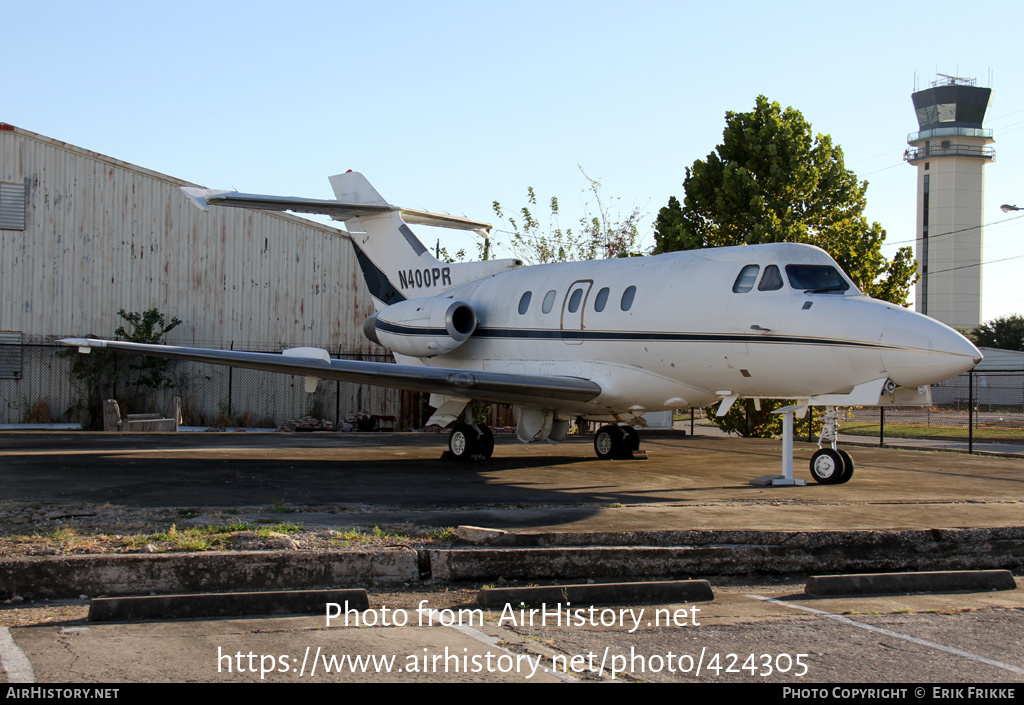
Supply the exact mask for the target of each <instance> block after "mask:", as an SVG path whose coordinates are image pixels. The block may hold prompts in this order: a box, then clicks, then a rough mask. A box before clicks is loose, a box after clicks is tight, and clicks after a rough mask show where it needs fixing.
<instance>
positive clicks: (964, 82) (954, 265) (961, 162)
mask: <svg viewBox="0 0 1024 705" xmlns="http://www.w3.org/2000/svg"><path fill="white" fill-rule="evenodd" d="M991 97H992V89H991V88H979V87H978V86H977V80H975V79H966V78H957V77H954V76H945V75H943V74H939V78H938V79H937V80H936V81H934V82H932V87H931V88H927V89H925V90H922V91H917V92H916V93H914V94H913V100H914V109H915V110H916V111H917V123H918V126H919V127H920V131H919V132H911V133H910V134H909V135H907V142H909V143H910V149H908V150H907V151H906V153H905V155H904V158H905V159H906V160H907V162H909V163H910V164H913V165H915V166H916V167H917V250H916V255H917V263H918V265H917V266H918V280H917V288H916V290H915V295H914V301H915V309H916V310H917V311H918V312H919V313H923V314H926V315H928V316H931V317H932V318H935V319H938V320H939V321H942V322H943V323H945V324H946V325H948V326H954V327H958V328H973V327H975V326H977V325H979V324H980V323H981V245H982V234H983V233H982V226H983V221H982V207H983V205H984V201H985V172H984V169H985V165H986V164H988V163H989V162H990V161H992V160H993V159H995V156H996V153H995V150H994V149H993V148H992V147H988V146H986V145H988V144H990V143H991V142H993V141H994V140H993V136H992V130H986V129H985V128H983V127H982V126H981V124H982V121H983V120H984V119H985V110H986V108H988V104H989V101H990V99H991Z"/></svg>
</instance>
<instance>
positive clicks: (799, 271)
mask: <svg viewBox="0 0 1024 705" xmlns="http://www.w3.org/2000/svg"><path fill="white" fill-rule="evenodd" d="M786 276H787V277H789V284H790V286H792V287H793V288H794V289H802V290H803V291H804V293H810V294H825V293H836V294H840V293H842V292H844V291H846V290H847V289H849V288H850V285H849V283H847V281H846V280H845V279H844V278H843V275H842V274H840V273H839V271H838V270H836V268H835V267H832V266H830V265H827V264H787V265H786Z"/></svg>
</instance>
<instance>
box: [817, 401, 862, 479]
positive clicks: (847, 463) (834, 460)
mask: <svg viewBox="0 0 1024 705" xmlns="http://www.w3.org/2000/svg"><path fill="white" fill-rule="evenodd" d="M838 439H839V412H838V411H837V410H836V408H835V407H834V406H829V407H826V411H825V422H824V424H823V425H822V427H821V435H819V436H818V450H817V451H815V453H814V455H812V456H811V477H813V478H814V480H815V481H816V482H818V483H820V484H822V485H841V484H843V483H844V482H848V481H849V480H850V478H851V477H853V458H851V457H850V454H849V453H847V452H846V451H845V450H839V449H838V448H836V442H837V441H838ZM825 443H828V444H830V446H831V447H829V448H823V447H822V445H824V444H825Z"/></svg>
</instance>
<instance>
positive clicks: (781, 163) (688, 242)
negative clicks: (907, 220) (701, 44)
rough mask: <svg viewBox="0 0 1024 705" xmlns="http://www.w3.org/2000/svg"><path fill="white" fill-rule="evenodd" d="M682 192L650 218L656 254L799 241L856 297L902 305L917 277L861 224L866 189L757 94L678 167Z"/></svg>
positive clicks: (797, 118)
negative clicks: (709, 148) (719, 134)
mask: <svg viewBox="0 0 1024 705" xmlns="http://www.w3.org/2000/svg"><path fill="white" fill-rule="evenodd" d="M683 189H684V191H685V193H686V195H685V197H684V198H683V202H682V203H680V202H679V200H678V199H676V198H675V197H672V198H670V199H669V202H668V205H667V206H666V207H664V208H662V209H661V211H660V212H659V213H658V217H657V220H656V222H655V236H654V237H655V241H656V245H655V251H656V252H672V251H676V250H689V249H695V248H700V247H722V246H727V245H744V244H745V245H753V244H758V243H767V242H806V243H810V244H812V245H817V246H819V247H821V248H822V249H824V250H825V251H826V252H828V253H829V254H830V255H832V257H833V258H834V259H835V260H836V262H838V263H839V265H840V266H841V267H842V268H843V270H844V271H845V272H846V273H847V274H849V275H850V278H851V279H853V281H854V283H855V284H856V285H857V286H858V288H859V289H860V290H861V291H863V292H864V293H865V294H867V295H869V296H873V297H875V298H879V299H883V300H885V301H891V302H892V303H897V304H900V305H905V304H906V300H907V296H908V295H909V293H910V286H911V285H912V284H913V282H914V279H915V277H916V269H917V264H916V262H915V260H914V257H913V253H912V250H911V248H910V247H903V248H900V249H899V250H898V251H897V252H896V254H895V256H894V257H893V258H892V259H891V260H889V259H886V257H885V256H884V255H883V254H882V252H881V248H882V244H883V243H884V242H885V230H884V229H883V228H882V226H881V225H879V224H878V223H870V224H869V223H868V222H867V219H866V218H865V217H864V207H865V205H866V196H865V193H866V191H867V182H866V181H858V180H857V177H856V175H855V174H854V173H853V172H852V171H850V170H849V169H847V168H846V166H845V165H844V163H843V152H842V150H841V149H840V148H839V147H838V146H835V145H833V144H832V138H831V137H829V136H828V135H821V134H818V135H814V134H813V133H812V132H811V125H810V124H809V123H808V122H807V121H806V120H805V119H804V117H803V115H802V114H801V113H800V112H799V111H797V110H794V109H793V108H786V109H785V110H783V109H782V108H781V107H780V106H779V104H778V103H775V102H769V101H768V99H767V98H765V97H764V96H758V98H757V105H756V106H755V108H754V110H753V111H751V112H747V113H734V112H731V111H730V112H727V113H726V114H725V131H724V133H723V140H722V144H720V145H718V147H717V148H716V150H715V151H714V152H712V153H711V154H709V155H708V156H707V158H706V159H704V160H698V161H695V162H694V163H693V166H691V167H687V169H686V178H685V180H684V181H683Z"/></svg>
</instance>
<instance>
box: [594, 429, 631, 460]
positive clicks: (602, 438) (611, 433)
mask: <svg viewBox="0 0 1024 705" xmlns="http://www.w3.org/2000/svg"><path fill="white" fill-rule="evenodd" d="M594 451H595V452H597V457H598V458H601V460H611V459H613V458H621V457H622V456H623V455H624V454H625V453H626V452H627V451H628V444H627V441H626V434H625V433H623V431H622V429H621V428H620V427H619V426H602V427H601V428H599V429H597V433H595V434H594Z"/></svg>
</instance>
